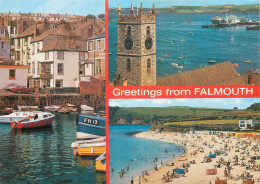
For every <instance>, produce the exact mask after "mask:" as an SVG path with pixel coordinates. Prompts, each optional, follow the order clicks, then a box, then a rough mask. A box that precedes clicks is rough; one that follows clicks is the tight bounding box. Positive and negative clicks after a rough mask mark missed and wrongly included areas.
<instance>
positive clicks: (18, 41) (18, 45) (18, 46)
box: [17, 39, 20, 49]
mask: <svg viewBox="0 0 260 184" xmlns="http://www.w3.org/2000/svg"><path fill="white" fill-rule="evenodd" d="M17 48H18V49H20V39H18V40H17Z"/></svg>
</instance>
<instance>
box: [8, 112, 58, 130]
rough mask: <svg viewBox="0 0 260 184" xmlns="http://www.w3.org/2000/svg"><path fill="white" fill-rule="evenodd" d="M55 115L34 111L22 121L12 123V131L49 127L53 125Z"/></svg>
mask: <svg viewBox="0 0 260 184" xmlns="http://www.w3.org/2000/svg"><path fill="white" fill-rule="evenodd" d="M54 117H55V115H54V114H51V113H49V112H42V111H34V112H32V113H30V114H28V116H27V117H25V118H24V119H22V120H15V121H13V122H11V123H10V126H11V129H28V128H38V127H43V126H48V125H51V124H52V123H53V120H54Z"/></svg>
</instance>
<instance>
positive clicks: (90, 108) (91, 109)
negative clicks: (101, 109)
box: [80, 105, 94, 111]
mask: <svg viewBox="0 0 260 184" xmlns="http://www.w3.org/2000/svg"><path fill="white" fill-rule="evenodd" d="M80 109H81V110H83V111H94V108H93V107H90V106H87V105H81V106H80Z"/></svg>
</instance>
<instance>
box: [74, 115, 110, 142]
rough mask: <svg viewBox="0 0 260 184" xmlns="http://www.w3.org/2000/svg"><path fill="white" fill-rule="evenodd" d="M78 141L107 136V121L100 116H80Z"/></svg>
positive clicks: (77, 122)
mask: <svg viewBox="0 0 260 184" xmlns="http://www.w3.org/2000/svg"><path fill="white" fill-rule="evenodd" d="M76 124H77V139H95V138H99V137H104V136H106V119H105V118H104V117H100V116H90V115H84V114H78V116H77V120H76Z"/></svg>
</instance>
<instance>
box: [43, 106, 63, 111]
mask: <svg viewBox="0 0 260 184" xmlns="http://www.w3.org/2000/svg"><path fill="white" fill-rule="evenodd" d="M60 107H61V106H60V105H51V106H45V107H44V109H45V110H46V111H50V112H57V111H58V110H59V109H60Z"/></svg>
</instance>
